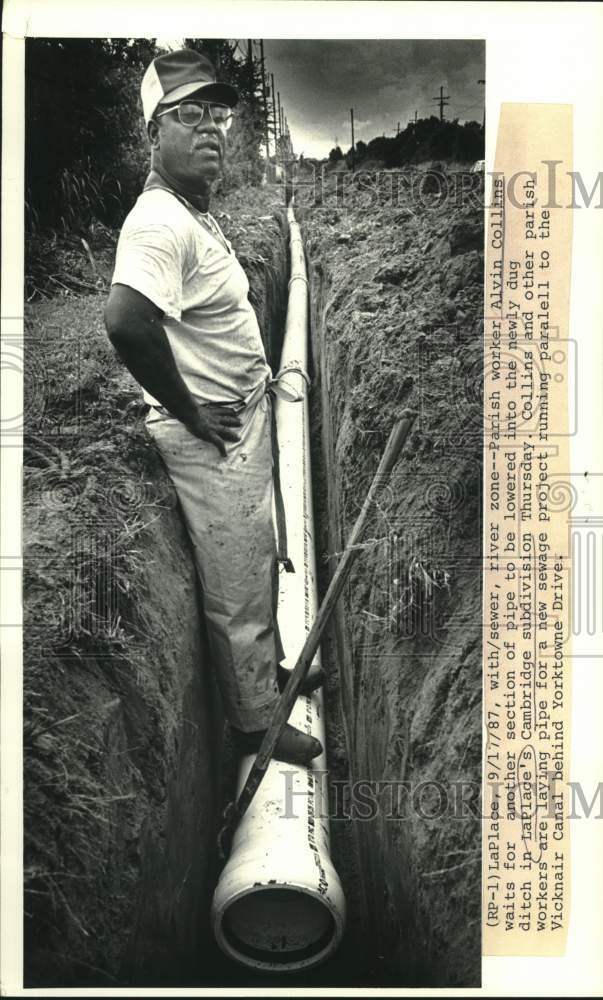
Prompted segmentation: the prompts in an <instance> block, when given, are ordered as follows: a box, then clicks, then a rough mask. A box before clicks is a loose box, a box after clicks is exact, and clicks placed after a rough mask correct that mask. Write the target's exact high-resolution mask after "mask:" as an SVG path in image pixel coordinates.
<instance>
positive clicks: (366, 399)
mask: <svg viewBox="0 0 603 1000" xmlns="http://www.w3.org/2000/svg"><path fill="white" fill-rule="evenodd" d="M331 196H332V197H331V199H329V192H327V194H326V195H325V197H324V200H323V204H322V205H318V206H316V205H314V206H311V207H310V208H301V209H300V210H299V211H298V215H300V216H301V218H302V228H303V232H304V236H305V239H306V251H307V257H308V266H309V276H310V289H311V292H310V294H311V317H312V352H313V359H314V366H313V377H314V400H313V405H314V418H313V420H314V423H313V427H314V430H313V438H314V469H315V473H314V474H315V494H316V495H315V503H316V507H317V510H318V512H319V518H318V520H319V522H320V523H321V525H322V537H321V539H320V547H321V549H322V552H319V553H318V557H319V562H320V556H321V555H322V561H321V562H322V576H323V580H322V584H323V588H324V587H325V586H326V584H327V583H328V578H329V576H330V573H331V572H332V568H333V566H334V565H336V562H337V553H339V552H341V550H342V548H343V545H344V542H345V539H346V538H347V537H348V536H349V533H350V530H351V527H352V525H353V522H354V520H355V517H356V515H357V513H358V512H359V509H360V505H361V504H362V501H363V499H364V496H365V495H366V492H367V489H368V486H369V484H370V481H371V478H372V475H373V474H374V472H375V471H376V468H377V464H378V460H379V457H380V455H381V453H382V450H383V447H384V445H385V441H386V439H387V436H388V434H389V431H390V429H391V426H392V424H393V422H394V420H395V418H396V416H397V415H398V414H399V413H400V411H401V409H403V408H404V407H406V406H409V407H412V408H413V409H416V410H417V412H418V417H417V420H416V422H415V425H414V431H413V433H412V434H411V436H410V438H409V440H408V442H407V445H406V449H405V452H404V455H403V458H402V460H401V462H400V464H399V465H398V467H397V470H396V472H395V474H394V476H393V478H392V480H391V482H390V484H389V486H388V487H387V488H386V489H384V491H383V493H382V495H381V498H380V501H379V504H378V507H377V508H376V509H375V510H374V511H373V513H372V518H371V524H370V527H369V529H368V531H367V544H366V547H365V548H364V549H363V551H362V552H361V554H360V556H359V558H358V560H357V562H356V564H355V567H354V570H353V572H352V575H351V578H350V580H349V583H348V585H347V587H346V590H345V593H344V597H343V599H342V600H341V601H340V602H339V606H338V609H337V613H336V615H335V618H334V622H333V627H332V629H331V635H330V638H329V639H328V640H327V643H326V655H327V666H328V669H329V674H330V680H329V687H328V704H327V711H328V717H329V727H330V734H329V754H330V768H331V774H332V777H337V778H339V779H341V780H345V781H349V782H352V783H353V782H358V781H367V782H369V783H370V784H371V789H372V793H371V796H370V798H371V804H370V805H369V806H368V807H367V806H366V804H364V805H362V804H361V806H360V811H359V812H356V814H354V806H353V804H351V803H350V802H349V800H348V803H347V805H344V807H343V808H344V811H347V812H348V814H349V811H350V808H351V810H352V815H353V816H354V815H355V817H356V818H355V821H354V822H352V823H349V822H345V821H344V822H340V821H339V822H338V820H337V819H334V820H333V821H332V824H331V828H332V835H333V845H334V846H333V850H334V856H335V862H336V865H337V867H338V871H339V872H340V875H341V876H342V880H343V882H344V888H345V891H346V895H347V897H348V902H349V906H350V916H349V924H350V930H349V937H348V943H347V948H348V950H349V952H350V954H351V955H355V956H356V957H358V956H363V958H362V959H361V960H360V966H361V967H360V968H358V981H359V982H365V981H366V982H370V983H371V984H381V985H383V986H393V985H400V986H412V985H417V986H422V987H424V986H455V985H460V986H476V985H478V984H479V976H480V962H481V954H480V953H481V940H480V922H481V918H480V871H481V869H480V856H481V855H480V821H479V782H480V775H481V728H480V727H481V583H480V581H481V559H480V546H481V528H480V510H481V501H480V491H481V457H480V454H481V399H480V395H479V380H480V377H481V363H482V348H481V312H482V268H483V257H482V244H483V230H482V220H481V212H480V210H479V208H477V207H476V208H472V207H471V206H469V207H467V206H464V207H462V206H458V205H455V204H450V203H448V204H438V202H437V200H433V201H432V200H430V199H427V200H426V204H425V205H420V206H417V205H416V204H413V203H412V202H410V201H407V202H406V203H405V202H404V200H402V202H400V201H398V203H397V204H396V205H394V206H392V205H391V203H390V199H389V197H388V194H387V192H380V191H379V189H378V188H377V189H375V190H373V191H372V201H371V202H370V203H369V204H368V207H367V202H366V190H364V192H363V191H362V190H361V189H360V186H358V188H356V189H355V188H354V187H353V186H352V187H351V189H350V190H349V192H348V195H347V203H346V205H345V206H344V207H341V206H340V205H337V204H336V203H335V197H334V193H333V192H331ZM378 783H381V786H380V787H381V789H382V790H381V791H379V784H378ZM463 786H465V792H464V794H465V796H466V799H467V800H468V802H469V803H470V804H467V805H466V806H461V805H460V800H459V795H460V794H461V792H460V790H461V788H462V787H463ZM406 789H408V791H406ZM375 790H377V791H375ZM365 795H366V791H365ZM392 796H393V799H392ZM392 801H393V805H392ZM375 803H376V808H375ZM338 808H339V807H338ZM367 816H368V818H367ZM362 966H364V967H363V968H362Z"/></svg>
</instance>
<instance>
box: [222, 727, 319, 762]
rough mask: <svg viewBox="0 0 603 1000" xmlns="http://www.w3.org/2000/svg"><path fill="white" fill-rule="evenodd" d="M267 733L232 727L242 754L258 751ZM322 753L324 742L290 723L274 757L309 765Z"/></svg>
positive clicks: (236, 745)
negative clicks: (247, 731)
mask: <svg viewBox="0 0 603 1000" xmlns="http://www.w3.org/2000/svg"><path fill="white" fill-rule="evenodd" d="M265 735H266V730H265V729H261V730H259V732H254V733H245V732H243V731H242V730H241V729H234V728H233V729H232V738H233V742H234V745H235V747H236V748H237V750H238V751H239V752H240V753H242V754H248V753H257V752H258V750H259V749H260V746H261V744H262V740H263V739H264V736H265ZM321 753H322V743H321V742H320V740H316V739H314V737H313V736H307V735H306V733H302V732H301V730H300V729H295V727H294V726H290V725H289V723H287V725H286V726H285V728H284V730H283V733H282V735H281V738H280V740H279V741H278V743H277V744H276V747H275V748H274V754H273V759H274V760H280V761H283V762H284V763H285V764H301V765H302V766H305V767H307V766H308V765H309V764H310V761H312V760H313V759H314V757H318V755H319V754H321Z"/></svg>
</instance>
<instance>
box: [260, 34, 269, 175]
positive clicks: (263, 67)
mask: <svg viewBox="0 0 603 1000" xmlns="http://www.w3.org/2000/svg"><path fill="white" fill-rule="evenodd" d="M265 64H266V59H265V56H264V39H263V38H260V67H261V71H262V101H263V104H264V142H265V143H266V163H268V162H269V160H270V131H269V123H268V95H267V93H266V65H265Z"/></svg>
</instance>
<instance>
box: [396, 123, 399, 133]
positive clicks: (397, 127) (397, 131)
mask: <svg viewBox="0 0 603 1000" xmlns="http://www.w3.org/2000/svg"><path fill="white" fill-rule="evenodd" d="M396 135H400V122H398V124H397V125H396Z"/></svg>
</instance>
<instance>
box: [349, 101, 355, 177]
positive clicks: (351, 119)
mask: <svg viewBox="0 0 603 1000" xmlns="http://www.w3.org/2000/svg"><path fill="white" fill-rule="evenodd" d="M350 122H351V124H352V171H353V170H354V167H355V163H354V159H355V158H354V146H355V145H356V143H355V142H354V109H353V108H350Z"/></svg>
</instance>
